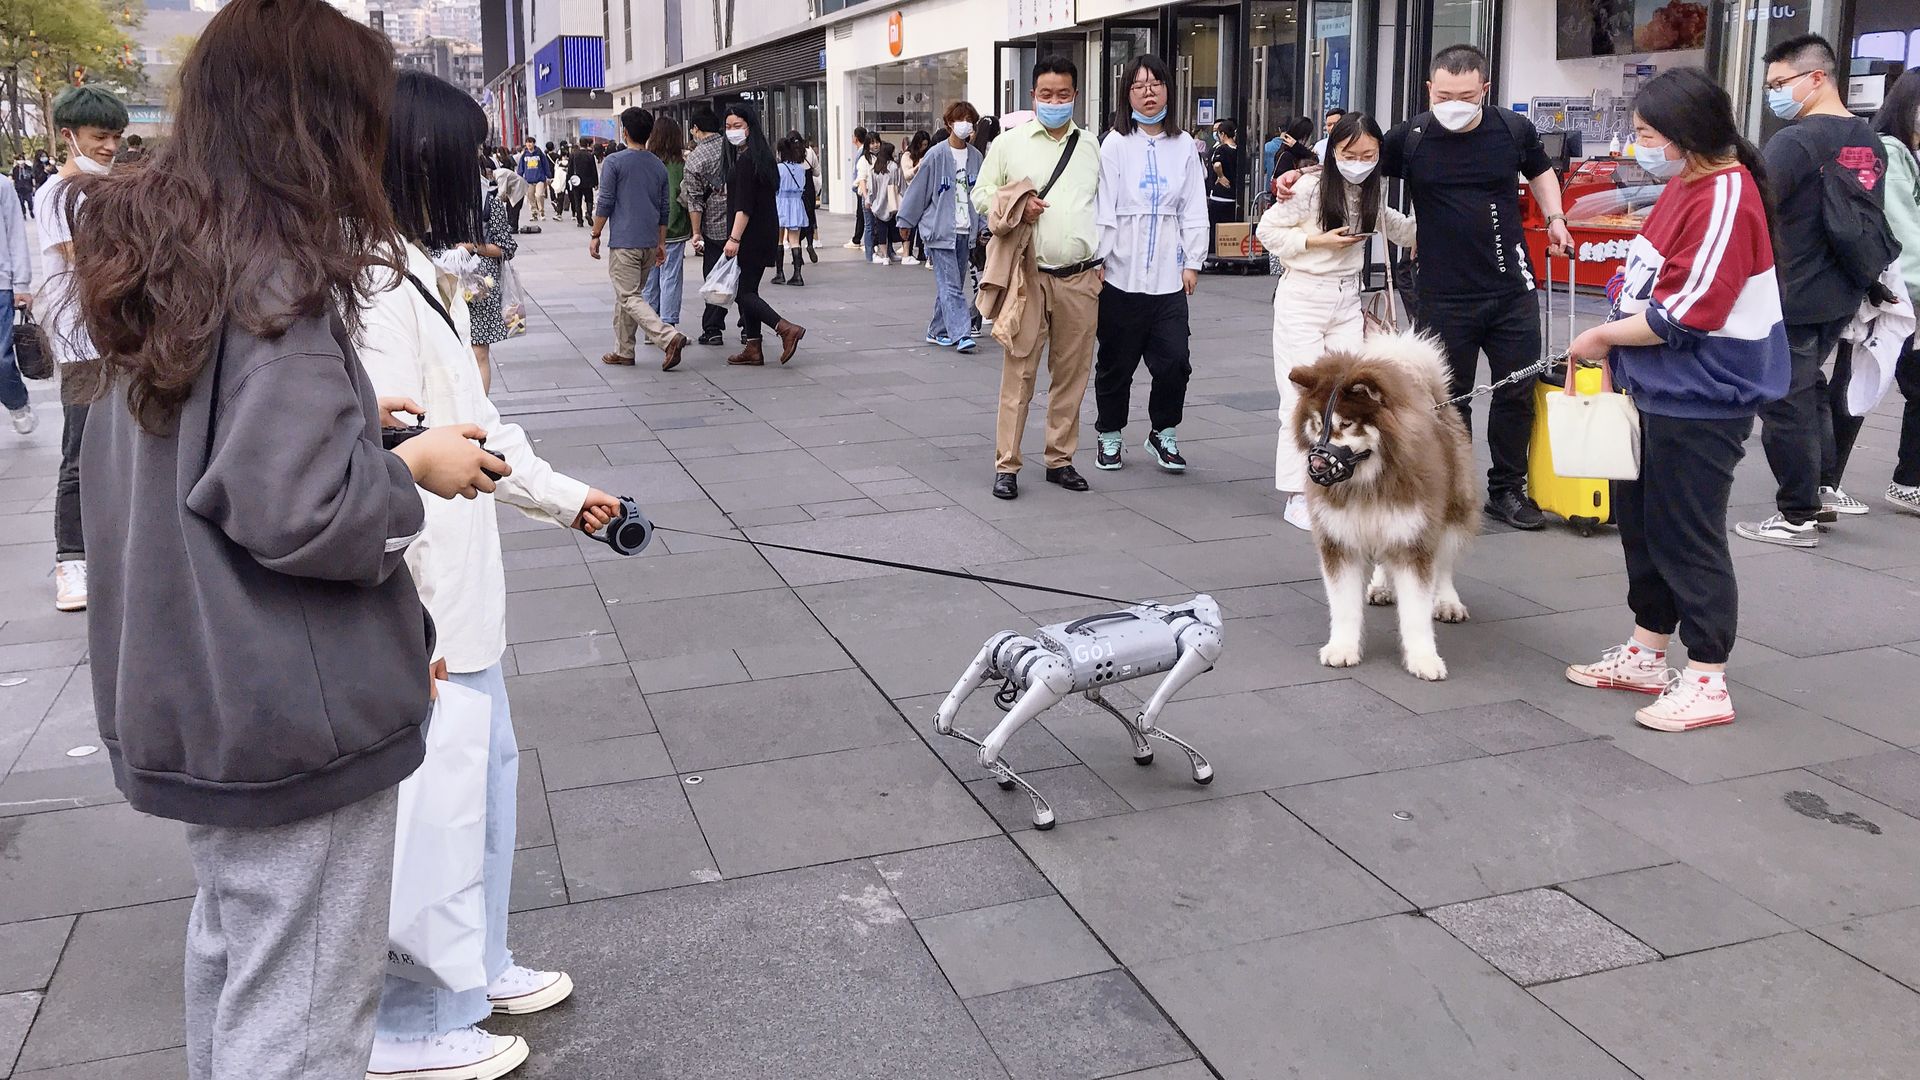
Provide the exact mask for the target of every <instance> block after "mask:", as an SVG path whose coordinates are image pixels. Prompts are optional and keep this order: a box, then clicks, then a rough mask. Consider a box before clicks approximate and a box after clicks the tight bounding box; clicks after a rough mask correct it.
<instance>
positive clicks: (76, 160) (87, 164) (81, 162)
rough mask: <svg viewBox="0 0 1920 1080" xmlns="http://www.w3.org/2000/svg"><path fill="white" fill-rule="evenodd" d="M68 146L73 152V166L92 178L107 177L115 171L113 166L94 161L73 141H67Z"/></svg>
mask: <svg viewBox="0 0 1920 1080" xmlns="http://www.w3.org/2000/svg"><path fill="white" fill-rule="evenodd" d="M67 146H68V147H69V148H70V149H71V150H72V151H73V164H74V165H75V167H77V168H78V169H79V170H80V171H81V172H83V173H87V174H89V175H92V176H105V175H107V174H108V173H110V172H112V171H113V166H111V165H102V164H100V163H99V162H98V161H95V160H94V159H92V158H90V157H88V156H87V155H85V154H83V153H81V152H80V144H79V143H77V142H75V141H73V140H72V139H68V140H67Z"/></svg>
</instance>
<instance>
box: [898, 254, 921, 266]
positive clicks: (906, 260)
mask: <svg viewBox="0 0 1920 1080" xmlns="http://www.w3.org/2000/svg"><path fill="white" fill-rule="evenodd" d="M900 265H901V266H919V265H920V260H919V259H916V258H914V257H913V256H911V255H902V256H900Z"/></svg>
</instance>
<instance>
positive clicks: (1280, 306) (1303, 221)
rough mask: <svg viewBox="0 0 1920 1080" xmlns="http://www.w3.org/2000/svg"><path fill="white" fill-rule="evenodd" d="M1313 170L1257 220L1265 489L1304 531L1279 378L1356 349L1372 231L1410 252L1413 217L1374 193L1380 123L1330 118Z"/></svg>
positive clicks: (1296, 461)
mask: <svg viewBox="0 0 1920 1080" xmlns="http://www.w3.org/2000/svg"><path fill="white" fill-rule="evenodd" d="M1327 140H1328V141H1327V155H1326V160H1325V161H1323V162H1322V163H1321V165H1322V167H1321V169H1320V171H1319V172H1318V173H1314V174H1310V175H1307V176H1303V177H1301V178H1300V182H1299V183H1298V184H1296V185H1295V186H1294V189H1293V198H1291V199H1289V200H1287V201H1286V202H1276V203H1275V204H1274V205H1273V207H1272V208H1271V209H1269V210H1268V211H1267V212H1266V213H1265V214H1263V215H1261V218H1260V226H1259V228H1258V229H1257V230H1256V231H1257V233H1258V235H1259V237H1260V243H1261V244H1263V245H1265V247H1266V249H1267V252H1268V253H1269V254H1270V255H1272V256H1273V258H1274V259H1275V260H1276V261H1277V262H1279V264H1280V265H1281V266H1282V267H1283V268H1284V269H1285V273H1284V274H1283V275H1282V277H1281V278H1280V281H1279V283H1278V285H1276V286H1275V288H1274V290H1273V377H1274V381H1275V382H1277V383H1278V384H1279V386H1280V425H1281V431H1280V446H1279V449H1278V451H1277V452H1276V454H1275V455H1274V486H1275V487H1276V488H1278V489H1279V490H1280V491H1282V492H1284V493H1286V494H1287V496H1288V498H1287V510H1286V517H1287V522H1288V524H1291V525H1293V526H1294V527H1296V528H1300V529H1309V528H1311V527H1312V524H1311V522H1309V521H1308V519H1307V505H1306V500H1305V498H1304V497H1303V496H1302V495H1301V494H1300V493H1301V492H1302V491H1304V490H1306V484H1307V467H1306V459H1305V458H1304V457H1302V456H1301V454H1300V452H1299V450H1297V449H1295V447H1294V442H1293V440H1292V439H1291V438H1289V437H1288V433H1287V431H1286V425H1287V423H1288V422H1289V420H1290V419H1291V417H1292V416H1293V405H1294V402H1295V400H1297V399H1298V397H1299V391H1298V390H1296V389H1295V388H1294V385H1293V381H1292V380H1291V379H1289V378H1287V373H1288V372H1290V371H1292V370H1293V369H1294V368H1295V367H1297V366H1299V365H1301V364H1311V363H1313V362H1314V361H1315V360H1318V359H1319V358H1320V355H1321V354H1322V353H1324V352H1326V351H1327V350H1328V349H1338V348H1352V347H1355V346H1358V345H1359V344H1360V339H1361V336H1362V334H1363V332H1364V330H1365V326H1366V324H1365V318H1364V316H1363V315H1362V313H1361V307H1360V286H1361V281H1360V276H1361V271H1362V270H1363V269H1365V267H1366V255H1367V248H1366V245H1367V243H1368V241H1369V240H1370V239H1371V238H1372V237H1373V234H1374V233H1376V232H1382V233H1385V234H1386V237H1387V240H1388V241H1389V242H1390V243H1394V244H1399V245H1401V246H1402V247H1412V246H1413V218H1411V217H1409V216H1407V215H1406V214H1402V213H1401V212H1400V211H1398V210H1395V209H1393V208H1392V207H1390V206H1388V205H1387V204H1386V197H1385V193H1384V192H1383V191H1382V190H1381V184H1380V176H1379V172H1378V170H1379V164H1380V126H1379V125H1378V124H1376V123H1374V121H1373V118H1372V117H1370V116H1368V115H1366V114H1365V113H1357V112H1351V113H1347V114H1346V115H1345V116H1342V117H1341V118H1340V121H1339V123H1337V124H1335V125H1334V126H1333V131H1332V132H1331V133H1330V134H1329V135H1328V137H1327Z"/></svg>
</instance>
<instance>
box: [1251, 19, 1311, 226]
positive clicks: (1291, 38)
mask: <svg viewBox="0 0 1920 1080" xmlns="http://www.w3.org/2000/svg"><path fill="white" fill-rule="evenodd" d="M1299 9H1300V5H1299V3H1298V2H1297V0H1253V2H1252V3H1251V4H1249V5H1248V13H1247V14H1248V17H1249V19H1250V20H1251V25H1249V26H1248V28H1247V41H1248V44H1249V45H1251V46H1252V49H1253V56H1252V68H1251V73H1252V80H1253V94H1252V99H1251V100H1250V101H1249V102H1248V107H1249V109H1250V110H1251V112H1249V114H1248V116H1247V122H1246V124H1245V125H1243V126H1244V127H1245V129H1246V132H1245V134H1244V135H1243V136H1242V137H1241V142H1240V145H1242V146H1244V147H1246V148H1247V154H1248V161H1249V163H1250V164H1251V165H1252V166H1253V170H1252V171H1253V176H1254V183H1253V190H1254V191H1256V192H1264V191H1266V190H1267V187H1268V181H1269V180H1271V179H1272V177H1271V176H1270V175H1269V169H1268V167H1267V159H1268V157H1269V156H1270V155H1269V154H1268V153H1267V150H1266V146H1267V144H1268V143H1269V142H1271V141H1273V140H1275V139H1277V138H1279V136H1280V129H1281V128H1284V127H1286V126H1287V124H1288V122H1289V121H1291V120H1292V119H1293V118H1294V117H1296V116H1298V115H1300V93H1299V87H1300V14H1299Z"/></svg>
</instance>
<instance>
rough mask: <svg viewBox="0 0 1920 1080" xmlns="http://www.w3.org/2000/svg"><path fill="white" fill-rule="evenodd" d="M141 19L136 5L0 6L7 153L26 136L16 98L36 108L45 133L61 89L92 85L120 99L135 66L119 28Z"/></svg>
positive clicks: (100, 1) (18, 1) (62, 2)
mask: <svg viewBox="0 0 1920 1080" xmlns="http://www.w3.org/2000/svg"><path fill="white" fill-rule="evenodd" d="M144 14H145V7H144V4H142V3H139V2H138V0H123V2H121V3H115V4H108V3H105V2H104V0H0V73H4V76H5V79H6V88H7V91H8V96H9V99H10V104H11V109H10V111H9V117H8V136H9V143H10V145H9V148H8V149H9V151H10V152H11V153H15V154H17V153H18V152H19V150H20V147H21V146H22V145H23V143H24V140H25V135H26V118H25V115H24V110H23V108H22V105H23V102H22V100H21V96H22V94H27V95H30V97H31V100H32V101H33V102H34V103H35V104H37V106H38V111H39V114H40V120H41V123H42V126H43V127H51V116H52V113H53V98H54V95H55V94H57V93H59V91H60V89H61V88H62V87H65V86H69V85H75V84H78V83H83V82H94V83H100V84H102V85H104V86H107V87H108V88H110V89H114V90H118V91H121V92H122V93H124V92H126V91H128V90H130V89H132V87H133V86H134V85H135V84H136V83H137V81H138V80H139V77H140V63H139V60H138V58H137V57H136V56H135V55H134V45H133V39H132V38H130V37H128V36H127V33H126V31H125V29H124V28H125V27H128V26H132V25H134V24H135V23H137V22H138V21H139V18H140V17H141V16H142V15H144ZM47 134H49V135H51V134H52V133H51V131H49V132H47Z"/></svg>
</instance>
